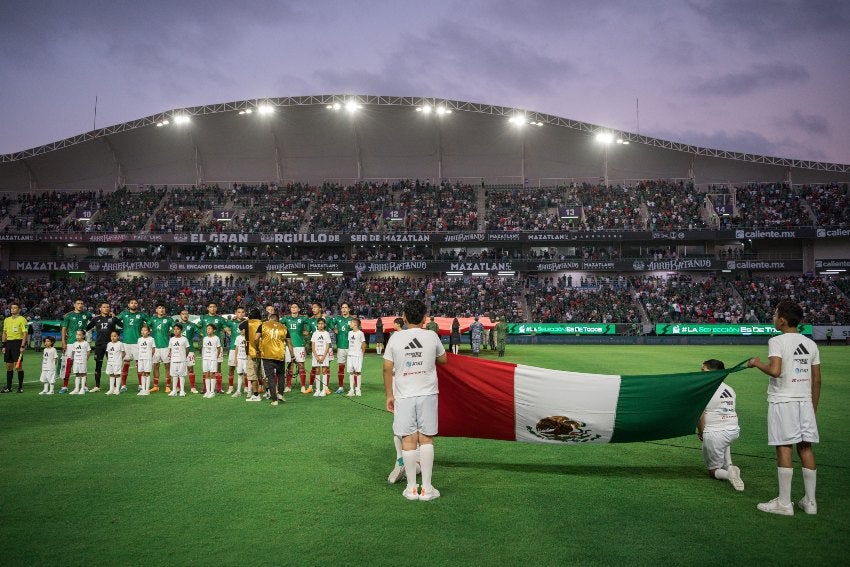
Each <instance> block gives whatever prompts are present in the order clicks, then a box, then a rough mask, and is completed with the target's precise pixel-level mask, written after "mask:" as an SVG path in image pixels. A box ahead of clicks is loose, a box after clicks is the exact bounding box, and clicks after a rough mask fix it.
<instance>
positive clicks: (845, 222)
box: [801, 183, 850, 227]
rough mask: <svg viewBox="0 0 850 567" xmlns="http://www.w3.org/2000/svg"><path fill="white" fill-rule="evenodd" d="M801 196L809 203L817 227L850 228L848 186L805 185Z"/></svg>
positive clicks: (834, 184) (835, 184)
mask: <svg viewBox="0 0 850 567" xmlns="http://www.w3.org/2000/svg"><path fill="white" fill-rule="evenodd" d="M801 194H802V195H803V196H805V198H806V199H807V200H808V201H809V204H810V205H811V207H812V211H813V212H814V214H815V219H817V220H816V222H815V225H816V226H834V227H847V226H850V194H848V189H847V185H846V184H845V185H838V184H837V183H833V184H829V185H813V186H810V185H804V186H803V187H802V189H801Z"/></svg>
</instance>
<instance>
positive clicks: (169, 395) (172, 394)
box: [168, 390, 177, 398]
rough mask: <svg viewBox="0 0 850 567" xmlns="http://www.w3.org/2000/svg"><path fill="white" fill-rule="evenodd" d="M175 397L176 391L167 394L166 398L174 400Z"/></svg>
mask: <svg viewBox="0 0 850 567" xmlns="http://www.w3.org/2000/svg"><path fill="white" fill-rule="evenodd" d="M176 396H177V390H171V393H170V394H168V397H169V398H174V397H176Z"/></svg>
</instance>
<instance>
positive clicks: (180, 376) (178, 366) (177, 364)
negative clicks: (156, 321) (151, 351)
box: [168, 323, 189, 398]
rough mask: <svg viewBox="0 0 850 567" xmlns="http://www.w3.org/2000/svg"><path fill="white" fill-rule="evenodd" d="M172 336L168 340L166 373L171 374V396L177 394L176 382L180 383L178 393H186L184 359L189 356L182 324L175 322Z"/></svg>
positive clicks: (182, 395)
mask: <svg viewBox="0 0 850 567" xmlns="http://www.w3.org/2000/svg"><path fill="white" fill-rule="evenodd" d="M172 331H173V332H174V336H173V337H171V338H170V339H169V340H168V360H169V362H170V364H169V365H168V373H169V374H170V375H171V386H172V390H171V393H170V394H168V395H169V396H171V397H174V396H176V395H178V389H177V386H178V384H179V385H180V389H179V392H180V393H179V395H180V397H181V398H182V397H184V396H185V395H186V374H187V371H186V361H187V359H188V356H189V340H188V339H187V338H186V337H184V336H183V325H181V324H180V323H175V324H174V327H173V328H172Z"/></svg>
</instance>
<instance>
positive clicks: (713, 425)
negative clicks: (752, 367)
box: [697, 358, 744, 491]
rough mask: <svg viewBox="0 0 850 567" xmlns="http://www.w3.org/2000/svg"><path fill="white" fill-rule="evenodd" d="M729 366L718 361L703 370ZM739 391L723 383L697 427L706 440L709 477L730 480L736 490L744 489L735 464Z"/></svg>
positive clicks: (704, 455)
mask: <svg viewBox="0 0 850 567" xmlns="http://www.w3.org/2000/svg"><path fill="white" fill-rule="evenodd" d="M725 368H726V366H725V365H724V364H723V362H722V361H720V360H716V359H714V358H712V359H710V360H706V361H705V362H703V363H702V371H703V372H709V371H711V370H723V369H725ZM735 401H736V396H735V390H733V389H732V386H730V385H729V384H727V383H726V382H723V383H721V384H720V386H719V387H718V388H717V391H716V392H714V396H712V397H711V400H710V401H709V402H708V405H707V406H706V407H705V411H704V412H703V413H702V415H701V416H700V418H699V423H698V424H697V437H699V440H700V441H702V456H703V459H705V466H706V468H707V469H708V476H710V477H711V478H716V479H719V480H728V481H729V484H731V485H732V487H733V488H734V489H735V490H738V491H741V490H744V481H743V480H741V469H739V468H738V467H736V466H735V465H733V464H732V451H731V447H732V443H734V442H735V440H736V439H737V438H738V437H739V436H740V435H741V429H740V427H739V426H738V413H737V412H736V410H735Z"/></svg>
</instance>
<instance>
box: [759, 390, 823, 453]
mask: <svg viewBox="0 0 850 567" xmlns="http://www.w3.org/2000/svg"><path fill="white" fill-rule="evenodd" d="M819 440H820V438H819V436H818V424H817V420H816V419H815V408H814V407H813V406H812V402H811V400H800V401H793V402H768V404H767V444H768V445H795V444H797V443H799V442H800V441H808V442H809V443H817V442H818V441H819Z"/></svg>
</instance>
